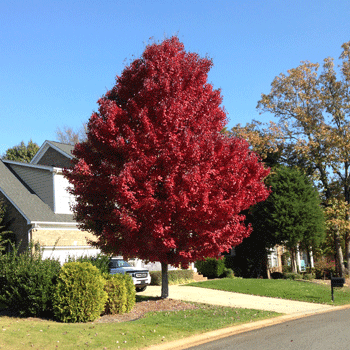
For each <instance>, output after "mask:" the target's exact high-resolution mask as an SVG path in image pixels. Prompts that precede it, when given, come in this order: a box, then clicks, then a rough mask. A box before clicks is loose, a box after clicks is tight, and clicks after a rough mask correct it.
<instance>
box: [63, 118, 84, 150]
mask: <svg viewBox="0 0 350 350" xmlns="http://www.w3.org/2000/svg"><path fill="white" fill-rule="evenodd" d="M86 133H87V124H86V123H83V125H82V127H81V128H80V129H78V130H73V129H72V128H71V127H68V126H64V127H63V129H60V128H59V127H58V128H57V129H56V137H57V140H58V141H59V142H62V143H67V144H70V145H75V144H77V143H79V142H84V141H86Z"/></svg>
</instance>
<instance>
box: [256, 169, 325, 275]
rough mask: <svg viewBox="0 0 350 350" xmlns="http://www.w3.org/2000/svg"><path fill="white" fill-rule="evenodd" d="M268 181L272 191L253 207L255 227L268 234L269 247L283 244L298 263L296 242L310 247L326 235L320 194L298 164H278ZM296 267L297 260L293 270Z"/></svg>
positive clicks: (259, 232) (261, 234)
mask: <svg viewBox="0 0 350 350" xmlns="http://www.w3.org/2000/svg"><path fill="white" fill-rule="evenodd" d="M267 184H268V185H269V186H271V190H272V193H271V195H270V196H269V198H268V199H267V200H266V201H265V202H263V203H260V204H258V205H257V206H256V207H255V208H254V209H253V213H252V215H251V217H252V224H253V230H254V231H256V232H255V233H256V234H257V235H258V236H264V237H265V242H266V243H268V244H267V248H269V247H271V246H273V245H275V244H284V245H285V246H286V247H287V248H288V249H289V250H290V252H291V253H292V258H293V259H294V261H293V263H295V253H296V247H297V245H300V246H301V247H302V248H304V249H306V250H308V249H309V247H312V246H317V245H319V244H320V243H321V242H322V241H323V239H324V234H325V224H324V215H323V209H322V207H321V201H320V197H319V194H318V192H317V190H316V189H315V187H314V186H313V184H312V182H311V181H310V180H309V179H308V178H307V177H306V176H305V175H304V174H303V173H302V172H300V171H299V170H298V169H296V168H294V169H293V168H288V167H285V166H281V167H278V168H276V169H275V170H274V171H273V173H272V174H271V175H270V176H269V177H268V179H267ZM292 267H293V264H292ZM295 268H296V266H295V264H294V271H295Z"/></svg>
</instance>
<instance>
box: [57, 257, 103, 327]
mask: <svg viewBox="0 0 350 350" xmlns="http://www.w3.org/2000/svg"><path fill="white" fill-rule="evenodd" d="M105 283H106V281H105V279H104V278H103V277H102V275H101V273H100V271H99V270H98V269H97V267H95V266H92V265H91V264H90V263H89V262H82V263H80V262H68V263H65V264H64V265H63V267H62V269H61V271H60V274H59V277H58V280H57V285H56V287H55V293H54V301H53V309H54V315H55V317H56V318H57V319H58V320H59V321H62V322H88V321H94V320H96V319H97V318H98V317H99V316H100V315H101V314H102V312H103V311H104V309H105V304H106V301H107V293H106V292H105V291H104V285H105Z"/></svg>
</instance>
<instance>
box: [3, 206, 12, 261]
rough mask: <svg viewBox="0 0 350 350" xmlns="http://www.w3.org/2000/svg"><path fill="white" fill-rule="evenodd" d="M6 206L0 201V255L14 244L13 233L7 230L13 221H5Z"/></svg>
mask: <svg viewBox="0 0 350 350" xmlns="http://www.w3.org/2000/svg"><path fill="white" fill-rule="evenodd" d="M5 215H6V206H5V204H4V202H3V201H0V254H1V253H3V252H5V251H6V250H8V249H9V246H10V244H11V243H12V244H13V243H15V237H14V235H13V232H12V231H10V230H9V226H10V224H11V223H12V222H13V220H8V221H7V222H6V221H5Z"/></svg>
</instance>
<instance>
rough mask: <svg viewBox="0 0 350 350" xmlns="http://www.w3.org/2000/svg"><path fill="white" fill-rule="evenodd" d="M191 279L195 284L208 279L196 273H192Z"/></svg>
mask: <svg viewBox="0 0 350 350" xmlns="http://www.w3.org/2000/svg"><path fill="white" fill-rule="evenodd" d="M193 279H194V280H195V281H196V282H201V281H206V280H207V279H208V278H207V277H204V276H203V275H200V274H199V273H198V272H193Z"/></svg>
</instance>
